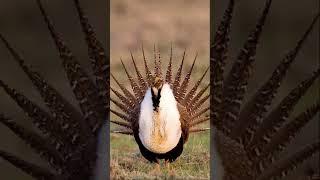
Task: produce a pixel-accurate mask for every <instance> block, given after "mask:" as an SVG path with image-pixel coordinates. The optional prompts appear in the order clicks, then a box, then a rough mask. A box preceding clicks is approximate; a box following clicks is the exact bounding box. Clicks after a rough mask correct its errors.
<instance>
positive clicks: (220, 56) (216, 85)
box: [210, 0, 235, 126]
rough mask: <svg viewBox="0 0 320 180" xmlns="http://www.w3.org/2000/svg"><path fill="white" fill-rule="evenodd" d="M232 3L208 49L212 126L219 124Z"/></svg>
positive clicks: (232, 0)
mask: <svg viewBox="0 0 320 180" xmlns="http://www.w3.org/2000/svg"><path fill="white" fill-rule="evenodd" d="M234 3H235V1H234V0H229V4H228V7H227V9H226V10H225V12H224V16H223V19H222V21H221V23H220V24H219V26H218V30H217V32H216V34H215V36H214V39H213V45H211V47H210V67H211V68H210V79H211V81H212V82H213V84H212V87H211V89H210V91H211V92H213V93H212V96H211V98H210V104H211V105H212V106H213V107H214V109H213V112H212V114H215V115H216V116H213V121H212V123H213V124H214V125H218V124H221V122H220V117H218V116H219V107H220V105H221V99H222V89H223V80H224V77H223V74H224V68H225V61H226V59H227V53H228V47H229V39H230V37H229V36H230V27H231V20H232V15H233V9H234ZM218 126H220V125H218Z"/></svg>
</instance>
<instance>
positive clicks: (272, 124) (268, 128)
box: [243, 69, 320, 147]
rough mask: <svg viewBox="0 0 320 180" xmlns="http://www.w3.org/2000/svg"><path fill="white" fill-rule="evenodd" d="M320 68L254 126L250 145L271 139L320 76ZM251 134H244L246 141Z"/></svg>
mask: <svg viewBox="0 0 320 180" xmlns="http://www.w3.org/2000/svg"><path fill="white" fill-rule="evenodd" d="M319 75H320V69H319V70H317V71H316V72H315V73H314V74H313V75H312V76H311V77H309V78H308V79H306V80H304V81H303V82H302V83H300V84H299V85H298V86H297V87H296V88H294V89H293V90H292V91H291V92H290V93H289V94H288V95H287V96H286V97H285V98H284V99H283V100H282V101H281V102H280V104H279V105H278V106H277V107H276V108H275V109H274V110H273V111H272V112H271V113H270V114H269V115H268V116H267V117H266V118H265V119H264V120H263V121H262V123H261V125H260V126H259V128H258V129H257V128H254V129H253V130H254V131H253V133H254V132H256V133H255V134H254V136H253V139H252V141H251V142H250V143H249V144H248V146H249V147H250V146H251V147H252V146H255V145H256V144H257V143H258V142H259V141H260V140H261V139H266V138H267V139H269V138H271V136H272V135H273V134H274V133H275V132H276V131H277V129H278V128H280V127H281V126H282V124H283V123H284V121H285V120H286V119H287V118H288V117H289V115H290V114H291V112H292V110H293V108H294V106H295V105H296V104H297V103H298V101H299V100H300V99H301V97H302V96H303V95H304V94H305V93H306V92H307V90H308V89H309V87H310V86H311V85H312V84H313V83H314V81H315V80H316V79H317V78H318V77H319ZM250 136H251V135H250V134H245V135H244V136H243V139H244V142H249V141H248V139H249V137H250Z"/></svg>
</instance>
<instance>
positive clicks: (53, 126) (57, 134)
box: [0, 80, 72, 148]
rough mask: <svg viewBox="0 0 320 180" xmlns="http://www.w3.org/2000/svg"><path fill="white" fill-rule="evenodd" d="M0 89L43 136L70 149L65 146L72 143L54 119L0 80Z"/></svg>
mask: <svg viewBox="0 0 320 180" xmlns="http://www.w3.org/2000/svg"><path fill="white" fill-rule="evenodd" d="M0 87H3V88H4V90H5V92H6V93H7V94H8V95H9V96H10V97H11V98H12V99H13V100H14V101H15V102H16V103H17V104H18V105H19V106H20V108H21V109H23V111H24V112H25V113H26V114H27V116H29V117H30V118H31V119H32V120H33V124H34V125H35V126H36V127H37V128H39V129H40V130H41V132H42V133H43V134H49V135H50V136H51V138H52V139H54V140H56V141H57V142H59V143H62V144H63V143H68V144H66V148H70V147H68V146H67V145H69V144H72V141H70V139H69V138H68V137H66V136H65V134H64V133H63V131H62V129H61V128H60V125H59V124H58V123H57V121H56V119H54V117H52V116H51V115H50V114H49V113H47V112H46V111H44V110H43V109H42V108H40V107H39V106H38V105H36V104H35V103H33V102H32V101H30V100H29V99H27V98H26V97H25V96H24V95H22V94H20V93H19V92H17V91H16V90H15V89H12V88H10V87H8V86H7V85H6V84H4V82H3V81H1V80H0Z"/></svg>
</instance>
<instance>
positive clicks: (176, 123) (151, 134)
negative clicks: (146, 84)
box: [138, 84, 181, 154]
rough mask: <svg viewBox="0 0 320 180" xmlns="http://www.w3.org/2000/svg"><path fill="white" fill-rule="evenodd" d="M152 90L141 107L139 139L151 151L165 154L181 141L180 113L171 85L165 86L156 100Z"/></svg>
mask: <svg viewBox="0 0 320 180" xmlns="http://www.w3.org/2000/svg"><path fill="white" fill-rule="evenodd" d="M151 89H152V88H149V89H148V90H147V92H146V95H145V96H144V98H143V101H142V102H141V106H140V114H139V132H138V133H139V139H140V141H141V143H142V145H143V146H144V147H145V148H146V149H148V150H149V151H151V152H153V153H158V154H165V153H167V152H169V151H171V150H172V149H173V148H174V147H176V146H177V144H178V143H179V141H180V138H181V122H180V113H179V110H178V105H177V101H176V100H175V98H174V95H173V92H172V89H171V87H170V85H169V84H164V85H163V87H162V88H161V89H160V91H158V92H159V95H158V96H157V97H155V98H153V97H154V96H155V95H153V94H154V93H153V92H154V91H153V90H151ZM153 99H154V100H153ZM154 101H157V102H154Z"/></svg>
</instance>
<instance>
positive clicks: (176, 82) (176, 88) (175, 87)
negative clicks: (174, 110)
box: [173, 50, 186, 101]
mask: <svg viewBox="0 0 320 180" xmlns="http://www.w3.org/2000/svg"><path fill="white" fill-rule="evenodd" d="M185 56H186V50H184V51H183V55H182V60H181V63H180V66H179V69H178V71H177V74H176V76H175V79H174V83H173V93H174V94H175V96H176V97H177V100H178V101H179V100H181V97H180V94H179V86H180V80H181V73H182V68H183V63H184V58H185Z"/></svg>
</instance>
